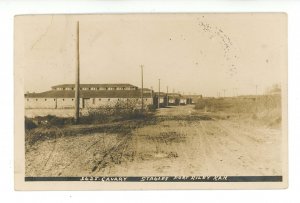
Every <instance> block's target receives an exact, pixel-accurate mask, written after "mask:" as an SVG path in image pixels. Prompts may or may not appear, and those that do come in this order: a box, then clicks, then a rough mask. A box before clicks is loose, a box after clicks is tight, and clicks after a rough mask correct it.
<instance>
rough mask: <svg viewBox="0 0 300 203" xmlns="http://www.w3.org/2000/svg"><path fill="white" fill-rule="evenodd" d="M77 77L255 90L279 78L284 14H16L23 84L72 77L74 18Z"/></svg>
mask: <svg viewBox="0 0 300 203" xmlns="http://www.w3.org/2000/svg"><path fill="white" fill-rule="evenodd" d="M77 21H79V23H80V69H81V73H80V74H81V83H130V84H133V85H137V86H141V82H140V80H141V79H140V65H141V64H143V65H144V87H148V88H151V87H153V88H154V90H157V89H158V79H159V78H160V79H161V91H166V86H169V92H173V91H175V92H178V91H180V92H181V93H186V94H188V93H197V94H204V95H205V96H216V95H217V94H218V92H221V93H222V94H223V93H224V91H223V90H224V89H226V95H228V96H229V95H232V94H233V92H235V93H236V92H238V93H239V94H255V91H256V86H257V87H258V93H262V92H263V90H264V89H265V88H267V87H269V86H271V85H272V84H275V83H280V82H281V78H282V76H281V75H282V74H281V73H282V71H284V70H285V68H286V65H287V59H286V54H287V53H286V50H287V47H286V45H287V44H286V42H287V31H286V16H285V15H284V14H242V15H241V14H218V15H216V14H177V15H176V14H160V15H157V14H156V15H153V14H152V15H151V14H144V15H137V14H135V15H124V14H123V15H66V16H65V15H53V16H51V15H43V16H19V17H17V19H16V22H15V26H16V27H15V31H16V32H15V39H16V40H15V60H16V61H15V65H16V67H17V68H22V69H23V70H24V88H25V90H24V91H29V92H41V91H47V90H49V89H50V87H51V86H53V85H57V84H65V83H74V80H75V72H74V71H75V67H76V22H77Z"/></svg>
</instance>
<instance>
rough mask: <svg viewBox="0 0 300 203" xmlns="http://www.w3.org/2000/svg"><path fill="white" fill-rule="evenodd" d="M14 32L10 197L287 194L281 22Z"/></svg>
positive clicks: (97, 23) (75, 26)
mask: <svg viewBox="0 0 300 203" xmlns="http://www.w3.org/2000/svg"><path fill="white" fill-rule="evenodd" d="M14 28H15V39H14V40H15V50H14V54H15V58H14V60H15V61H14V62H15V64H14V66H15V188H16V190H120V189H125V190H131V189H272V188H287V187H288V154H287V147H288V146H287V15H286V14H284V13H178V14H168V13H166V14H93V15H88V14H87V15H20V16H16V17H15V27H14Z"/></svg>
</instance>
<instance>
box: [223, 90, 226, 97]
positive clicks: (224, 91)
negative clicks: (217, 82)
mask: <svg viewBox="0 0 300 203" xmlns="http://www.w3.org/2000/svg"><path fill="white" fill-rule="evenodd" d="M223 93H224V98H225V93H226V90H225V89H223Z"/></svg>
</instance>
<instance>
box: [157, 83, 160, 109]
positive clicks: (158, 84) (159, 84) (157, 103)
mask: <svg viewBox="0 0 300 203" xmlns="http://www.w3.org/2000/svg"><path fill="white" fill-rule="evenodd" d="M157 100H158V102H157V107H158V108H159V103H160V79H158V98H157Z"/></svg>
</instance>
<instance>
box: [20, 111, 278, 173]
mask: <svg viewBox="0 0 300 203" xmlns="http://www.w3.org/2000/svg"><path fill="white" fill-rule="evenodd" d="M155 117H156V121H157V122H155V123H152V124H149V125H143V126H142V127H136V128H132V130H131V132H130V133H126V134H124V133H123V134H120V133H115V134H114V133H93V134H88V135H85V134H82V135H78V136H62V137H61V138H58V139H52V140H48V141H43V142H41V143H38V144H36V145H33V146H31V147H30V148H29V147H27V148H26V149H27V150H26V175H27V176H106V175H110V176H156V175H160V176H162V175H169V176H173V175H174V176H180V175H182V176H188V175H247V176H250V175H280V174H281V168H280V166H281V157H280V156H281V151H280V150H281V140H280V139H281V133H280V129H279V128H278V129H277V128H267V127H265V126H259V125H255V124H253V123H247V122H244V121H243V120H241V119H240V120H236V119H218V118H217V117H214V116H213V115H210V114H209V113H203V112H199V111H196V110H194V109H193V106H179V107H171V108H164V109H160V110H159V111H158V112H157V113H156V115H155Z"/></svg>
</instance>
